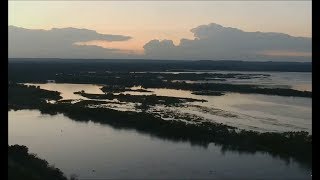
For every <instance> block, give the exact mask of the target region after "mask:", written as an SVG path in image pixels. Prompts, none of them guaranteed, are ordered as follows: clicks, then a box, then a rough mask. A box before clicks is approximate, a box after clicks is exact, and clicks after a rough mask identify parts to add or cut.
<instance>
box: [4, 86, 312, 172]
mask: <svg viewBox="0 0 320 180" xmlns="http://www.w3.org/2000/svg"><path fill="white" fill-rule="evenodd" d="M8 90H9V94H8V95H9V97H8V110H20V109H38V110H40V111H41V112H42V113H46V114H51V115H55V114H57V113H62V114H64V115H65V116H67V117H69V118H71V119H73V120H76V121H89V120H92V121H95V122H99V123H105V124H108V125H110V126H112V127H114V128H117V129H135V130H137V131H139V132H141V133H146V134H149V135H151V136H156V137H159V138H162V139H169V140H172V141H188V142H190V143H191V144H194V145H201V146H204V147H207V146H208V144H209V143H215V144H217V145H220V146H222V150H230V151H238V152H246V153H255V152H258V151H260V152H267V153H269V154H271V155H272V156H276V157H279V158H281V159H283V160H286V161H290V159H293V160H295V161H297V162H299V163H300V164H301V165H303V166H306V167H308V168H310V167H311V166H312V163H311V162H312V135H310V134H309V133H308V132H304V131H301V132H283V133H275V132H265V133H260V132H255V131H247V130H240V129H237V128H235V127H231V126H228V125H224V124H219V123H213V122H200V123H197V124H193V123H186V122H184V121H165V120H163V119H161V118H159V117H156V116H154V115H153V114H150V113H148V112H147V111H142V112H127V111H117V110H113V109H107V108H99V107H97V108H89V107H88V106H87V105H88V104H90V103H97V102H95V101H94V100H90V101H91V102H90V101H80V102H78V103H71V102H70V101H63V102H60V101H57V102H56V103H53V104H52V103H47V100H59V99H61V97H60V95H59V92H54V91H47V90H42V89H39V88H37V87H36V86H25V85H22V84H16V83H9V89H8ZM79 94H81V95H83V96H86V97H90V98H93V99H102V97H103V98H108V97H109V96H110V97H111V98H113V97H112V95H109V94H106V95H104V94H102V95H97V94H86V93H84V92H79ZM118 97H119V98H123V100H124V101H134V100H136V99H134V98H136V97H133V96H130V95H119V96H117V98H118ZM138 99H141V97H140V98H138ZM167 100H168V101H167ZM185 100H186V99H184V100H181V99H180V98H176V99H174V97H170V98H169V99H167V97H161V96H160V97H158V96H153V97H151V99H144V100H143V101H144V103H145V104H147V105H152V104H157V103H164V104H166V105H170V104H171V105H172V104H174V105H177V104H179V103H182V102H185ZM187 100H192V99H187ZM83 102H86V103H83ZM146 108H148V107H146Z"/></svg>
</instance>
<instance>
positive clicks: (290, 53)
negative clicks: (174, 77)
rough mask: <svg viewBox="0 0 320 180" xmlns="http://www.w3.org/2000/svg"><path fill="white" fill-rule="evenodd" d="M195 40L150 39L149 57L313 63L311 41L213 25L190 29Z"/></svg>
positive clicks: (146, 46)
mask: <svg viewBox="0 0 320 180" xmlns="http://www.w3.org/2000/svg"><path fill="white" fill-rule="evenodd" d="M191 32H192V33H193V34H194V37H195V38H194V39H181V40H180V44H179V45H174V44H173V41H172V40H162V41H160V40H156V39H155V40H151V41H149V42H148V43H147V44H146V45H145V46H144V49H145V53H146V56H147V57H149V58H156V59H201V60H211V59H213V60H251V61H257V60H265V61H268V60H275V61H311V38H306V37H293V36H290V35H287V34H284V33H273V32H271V33H268V32H245V31H242V30H240V29H236V28H231V27H223V26H221V25H219V24H215V23H211V24H208V25H201V26H198V27H196V28H193V29H191Z"/></svg>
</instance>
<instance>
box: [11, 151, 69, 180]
mask: <svg viewBox="0 0 320 180" xmlns="http://www.w3.org/2000/svg"><path fill="white" fill-rule="evenodd" d="M44 179H45V180H68V179H67V178H66V177H65V176H64V174H63V173H62V172H61V171H60V170H59V169H58V168H55V167H54V166H52V165H49V163H48V162H47V161H46V160H43V159H40V158H38V157H37V156H36V155H35V154H30V153H28V148H27V147H26V146H20V145H12V146H8V180H44Z"/></svg>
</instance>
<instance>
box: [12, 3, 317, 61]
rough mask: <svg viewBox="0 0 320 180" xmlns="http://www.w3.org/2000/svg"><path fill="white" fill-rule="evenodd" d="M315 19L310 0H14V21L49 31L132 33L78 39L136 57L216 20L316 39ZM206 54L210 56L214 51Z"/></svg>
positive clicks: (177, 41)
mask: <svg viewBox="0 0 320 180" xmlns="http://www.w3.org/2000/svg"><path fill="white" fill-rule="evenodd" d="M311 21H312V18H311V1H225V2H223V1H174V2H168V1H120V2H116V1H93V2H92V1H90V2H89V1H40V2H39V1H9V25H11V26H16V27H22V28H26V29H44V30H50V29H52V28H67V27H73V28H79V29H88V30H94V31H96V32H97V33H100V34H109V35H123V36H129V37H131V38H130V39H128V40H124V41H105V40H104V41H102V40H100V39H95V40H89V41H79V42H74V43H75V44H78V45H89V46H90V45H95V46H99V47H103V48H105V49H107V50H108V49H117V50H121V51H122V52H123V53H127V54H133V56H132V57H139V56H144V55H145V54H146V53H147V52H146V49H145V45H146V44H148V43H149V42H150V41H151V40H159V41H160V42H161V41H162V40H171V41H172V43H173V45H174V46H173V47H175V46H179V44H180V41H181V39H191V40H193V39H195V33H194V32H192V31H191V30H192V29H194V28H197V27H199V26H201V25H207V26H210V24H211V23H216V24H219V25H222V26H223V27H226V28H227V27H232V28H237V29H240V30H242V31H245V32H256V31H260V32H279V33H285V34H288V35H291V36H297V37H307V38H309V39H310V41H311V37H312V32H311V29H312V26H311ZM210 27H211V26H210ZM9 33H10V32H9ZM9 44H10V41H9ZM210 45H211V44H210ZM83 47H85V46H83ZM197 47H200V46H197ZM310 49H311V46H310ZM262 50H263V49H262ZM263 51H265V52H267V51H268V52H269V55H271V54H273V55H276V56H277V57H279V54H280V56H282V55H283V54H287V55H288V56H289V55H290V56H299V57H300V56H301V55H302V54H305V55H306V54H307V56H308V57H310V52H309V51H307V52H306V51H303V52H292V51H291V50H290V49H287V50H286V51H283V50H278V51H276V50H272V52H270V50H268V49H265V50H263ZM179 52H182V51H180V50H179ZM284 52H286V53H284ZM177 53H178V52H175V54H177ZM308 53H309V54H308ZM9 54H10V53H9ZM126 56H128V55H126ZM110 57H111V56H110ZM128 57H130V56H128ZM149 57H150V58H152V55H151V56H149ZM175 57H176V58H184V57H183V56H178V55H175ZM175 57H173V56H172V57H158V58H164V59H172V58H175ZM219 57H222V56H219ZM154 58H157V57H154ZM204 58H208V59H210V57H209V55H208V57H206V56H204ZM212 58H215V57H212ZM226 58H227V57H226Z"/></svg>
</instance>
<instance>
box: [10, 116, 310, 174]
mask: <svg viewBox="0 0 320 180" xmlns="http://www.w3.org/2000/svg"><path fill="white" fill-rule="evenodd" d="M9 144H10V145H11V144H22V145H26V146H28V147H29V149H30V152H32V153H37V154H38V155H39V157H40V158H45V159H46V160H48V162H49V163H51V164H55V166H56V167H58V168H60V169H61V170H62V171H63V172H65V173H66V174H67V175H70V174H72V173H76V174H78V175H79V177H80V178H81V179H85V178H111V179H112V178H138V179H140V178H144V179H145V178H150V177H153V178H166V179H168V178H208V179H214V178H217V179H221V178H226V179H230V178H231V179H232V178H246V179H248V178H254V179H256V178H263V179H274V178H284V179H291V178H298V179H311V177H310V169H304V168H302V167H300V166H299V164H297V163H295V162H290V161H289V162H285V161H282V160H280V159H277V158H274V157H272V156H270V155H268V154H263V153H252V154H248V153H243V154H239V152H238V151H230V148H228V147H227V146H225V147H223V148H221V146H219V145H214V144H213V143H210V144H208V146H207V147H206V148H202V147H201V146H190V144H189V143H185V142H183V141H181V142H174V141H172V140H162V139H159V138H156V137H152V136H146V135H145V134H141V133H138V132H137V131H134V130H116V129H114V128H111V127H110V126H108V125H101V124H97V123H93V122H90V121H89V122H88V123H81V122H78V121H72V120H70V119H69V118H67V117H65V116H63V115H61V114H58V115H54V116H49V115H42V114H40V113H39V111H29V110H22V111H16V112H14V111H10V112H9ZM244 162H245V163H244ZM253 169H254V171H252V170H253ZM92 170H95V172H94V173H93V172H92Z"/></svg>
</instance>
